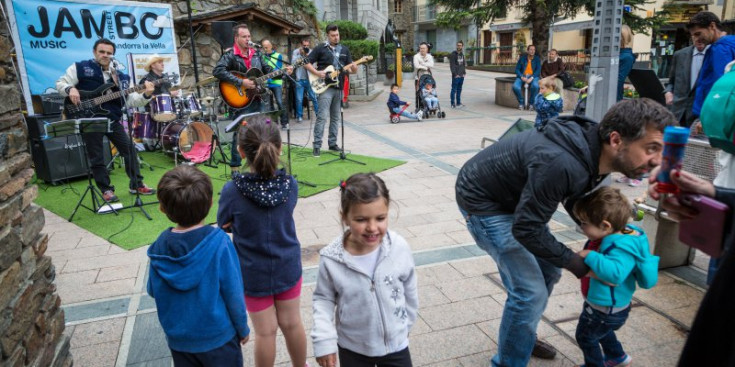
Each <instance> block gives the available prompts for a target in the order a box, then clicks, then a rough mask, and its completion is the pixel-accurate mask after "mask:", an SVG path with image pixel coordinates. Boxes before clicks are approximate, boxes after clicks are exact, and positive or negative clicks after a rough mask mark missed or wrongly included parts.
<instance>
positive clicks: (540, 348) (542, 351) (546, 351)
mask: <svg viewBox="0 0 735 367" xmlns="http://www.w3.org/2000/svg"><path fill="white" fill-rule="evenodd" d="M531 355H533V356H534V357H536V358H541V359H554V357H556V349H555V348H554V347H553V346H551V344H549V343H546V342H544V341H541V340H538V339H536V343H535V344H534V345H533V352H531Z"/></svg>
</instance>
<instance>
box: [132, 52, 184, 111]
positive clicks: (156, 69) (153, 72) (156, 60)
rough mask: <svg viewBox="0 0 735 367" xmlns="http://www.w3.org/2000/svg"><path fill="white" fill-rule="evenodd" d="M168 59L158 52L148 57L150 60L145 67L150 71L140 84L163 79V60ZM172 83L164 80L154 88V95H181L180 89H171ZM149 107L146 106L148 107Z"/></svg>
mask: <svg viewBox="0 0 735 367" xmlns="http://www.w3.org/2000/svg"><path fill="white" fill-rule="evenodd" d="M164 60H166V59H165V58H163V57H161V56H159V55H158V54H153V55H151V57H149V58H148V62H146V63H145V66H144V67H143V69H145V71H147V72H148V74H146V75H145V76H143V78H142V79H140V83H139V84H143V83H145V82H146V81H149V82H155V81H156V80H159V79H163V61H164ZM170 89H171V83H170V82H168V81H166V82H163V83H161V84H159V85H157V86H156V87H155V89H154V90H153V95H154V96H158V95H161V94H170V95H171V96H172V97H176V96H178V95H179V91H173V92H172V91H171V90H170ZM148 108H149V107H148V106H146V109H148Z"/></svg>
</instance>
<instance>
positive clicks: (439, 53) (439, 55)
mask: <svg viewBox="0 0 735 367" xmlns="http://www.w3.org/2000/svg"><path fill="white" fill-rule="evenodd" d="M433 55H434V58H435V59H438V58H443V57H447V56H449V52H444V51H437V52H434V53H433Z"/></svg>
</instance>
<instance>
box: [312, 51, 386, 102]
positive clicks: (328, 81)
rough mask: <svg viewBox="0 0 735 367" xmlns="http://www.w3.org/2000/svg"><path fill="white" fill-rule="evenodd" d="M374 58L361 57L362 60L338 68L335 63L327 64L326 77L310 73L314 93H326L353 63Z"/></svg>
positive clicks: (356, 63)
mask: <svg viewBox="0 0 735 367" xmlns="http://www.w3.org/2000/svg"><path fill="white" fill-rule="evenodd" d="M372 60H373V56H372V55H368V56H363V57H362V58H360V60H357V61H355V62H353V63H352V64H349V65H346V66H343V67H341V68H339V69H338V70H335V69H334V65H329V66H327V68H326V69H324V70H323V71H324V72H326V73H327V75H326V76H325V77H324V78H320V77H319V76H318V75H316V74H312V73H309V84H311V89H313V90H314V93H316V94H322V93H324V91H326V90H327V88H329V87H331V86H333V85H336V84H337V83H339V74H340V73H342V72H343V71H344V70H345V68H347V67H350V66H353V65H360V64H363V63H366V62H368V61H372Z"/></svg>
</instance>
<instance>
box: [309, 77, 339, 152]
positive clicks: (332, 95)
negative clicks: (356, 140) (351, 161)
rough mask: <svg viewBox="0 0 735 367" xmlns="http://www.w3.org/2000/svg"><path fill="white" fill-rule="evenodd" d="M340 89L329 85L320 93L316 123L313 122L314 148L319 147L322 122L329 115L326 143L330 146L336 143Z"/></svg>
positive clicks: (322, 133)
mask: <svg viewBox="0 0 735 367" xmlns="http://www.w3.org/2000/svg"><path fill="white" fill-rule="evenodd" d="M341 96H342V93H341V90H340V89H337V88H332V87H329V88H327V90H326V91H324V93H322V94H320V95H319V97H317V99H318V100H319V113H318V114H317V115H316V123H315V124H314V148H321V146H322V136H324V124H325V123H326V122H327V115H329V137H328V138H327V143H328V144H329V146H330V147H334V146H336V145H337V133H338V132H339V112H340V108H341V106H342V101H341V99H340V98H341Z"/></svg>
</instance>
